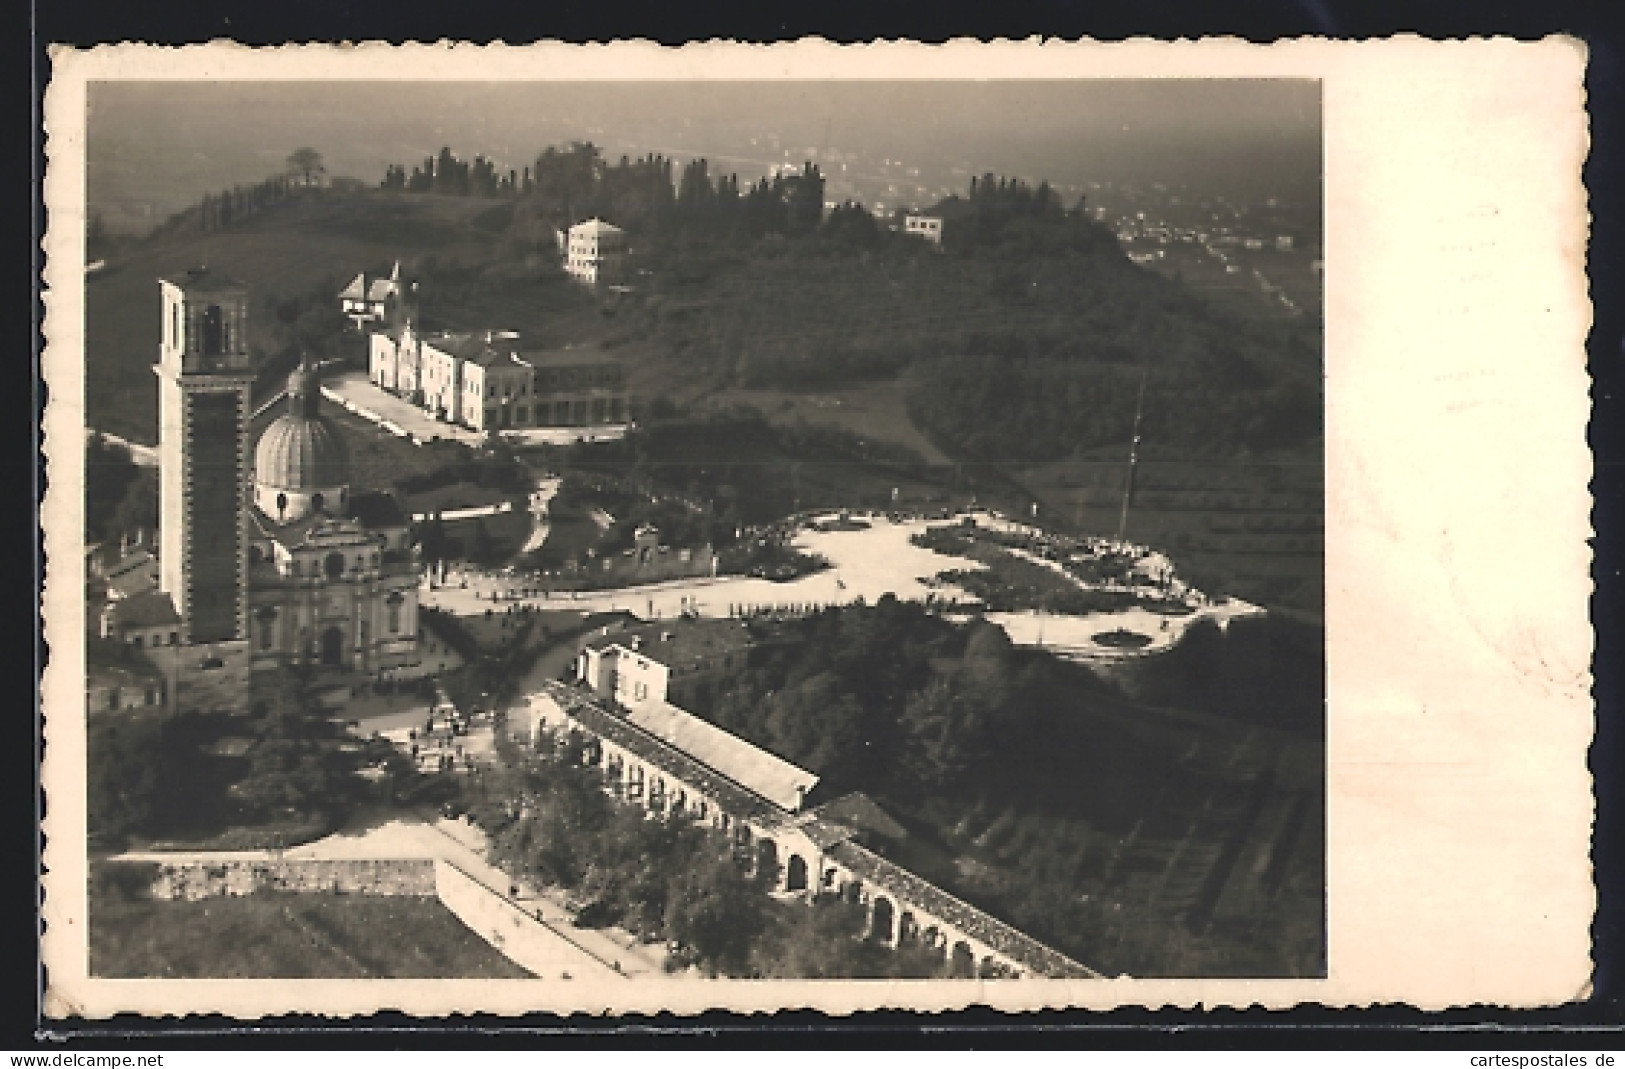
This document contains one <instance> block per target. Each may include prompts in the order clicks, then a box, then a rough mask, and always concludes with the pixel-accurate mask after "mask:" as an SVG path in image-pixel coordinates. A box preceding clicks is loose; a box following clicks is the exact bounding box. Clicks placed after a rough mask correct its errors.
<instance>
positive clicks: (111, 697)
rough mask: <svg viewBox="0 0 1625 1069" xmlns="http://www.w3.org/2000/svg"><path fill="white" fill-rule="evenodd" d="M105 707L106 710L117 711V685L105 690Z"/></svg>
mask: <svg viewBox="0 0 1625 1069" xmlns="http://www.w3.org/2000/svg"><path fill="white" fill-rule="evenodd" d="M107 709H108V712H117V711H118V688H117V687H113V688H112V689H110V690H109V691H108V692H107Z"/></svg>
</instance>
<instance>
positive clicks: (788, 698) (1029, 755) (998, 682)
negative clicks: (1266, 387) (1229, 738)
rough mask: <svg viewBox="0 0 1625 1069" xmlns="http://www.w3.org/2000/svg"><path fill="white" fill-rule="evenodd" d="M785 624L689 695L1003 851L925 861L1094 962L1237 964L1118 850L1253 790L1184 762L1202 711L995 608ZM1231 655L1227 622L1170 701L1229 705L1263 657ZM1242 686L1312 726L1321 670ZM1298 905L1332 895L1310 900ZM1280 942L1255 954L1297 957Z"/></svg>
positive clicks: (915, 816) (1195, 966) (1144, 970)
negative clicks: (1145, 691)
mask: <svg viewBox="0 0 1625 1069" xmlns="http://www.w3.org/2000/svg"><path fill="white" fill-rule="evenodd" d="M781 628H782V631H781V634H780V637H781V638H783V639H795V640H799V641H781V642H775V643H771V644H765V645H764V646H762V647H760V648H759V649H758V650H757V652H756V654H755V656H754V657H753V660H752V663H751V665H750V667H748V668H747V669H745V670H743V671H741V672H738V673H736V674H734V675H733V676H731V677H729V678H727V679H726V680H724V681H721V682H719V683H718V684H716V685H714V686H713V688H712V689H710V690H709V692H707V693H705V694H702V695H700V696H699V697H698V698H697V699H696V701H695V702H694V703H693V708H694V710H695V711H696V712H698V713H700V714H701V715H704V716H706V717H707V718H709V719H712V720H714V721H715V722H716V723H718V724H719V725H721V726H723V727H725V728H727V729H728V730H730V731H733V732H735V733H737V734H739V735H740V736H742V737H744V738H747V739H750V740H751V741H753V742H755V743H757V744H758V745H761V746H763V747H765V748H767V749H769V750H771V751H773V752H774V753H777V754H779V755H780V756H782V757H784V758H786V759H788V760H790V761H793V762H795V763H796V764H799V765H801V766H802V767H805V768H808V769H811V770H813V771H815V772H818V773H819V774H820V776H821V777H822V783H821V786H820V790H826V789H827V790H829V791H830V792H831V794H832V795H835V794H839V793H841V792H843V791H846V790H863V791H865V792H867V793H869V794H870V795H871V796H873V797H875V798H876V799H877V800H879V801H881V802H882V803H883V804H884V805H885V806H886V807H887V808H888V809H891V810H892V811H893V812H895V813H898V814H900V815H902V816H904V817H906V818H908V819H909V820H910V821H912V822H914V827H915V829H916V831H917V833H918V834H919V835H920V836H923V838H922V840H921V841H922V843H925V844H929V843H930V840H931V837H932V836H935V837H936V841H937V843H939V844H940V848H941V849H943V850H944V854H945V855H948V854H959V855H965V854H970V855H972V856H975V857H977V858H978V859H980V860H982V861H984V862H987V863H990V872H991V875H988V876H985V877H971V876H966V875H964V874H963V873H961V872H960V871H959V870H958V869H957V868H955V867H954V866H953V865H951V864H947V863H944V864H942V865H941V866H940V868H939V869H938V870H935V871H933V870H931V869H929V868H927V867H920V868H919V871H920V872H921V874H922V875H925V876H927V877H928V878H931V879H934V880H937V881H938V882H940V883H942V884H943V885H945V886H947V887H949V888H950V889H952V890H955V891H956V892H957V893H959V894H961V895H962V896H963V897H965V898H967V899H968V900H970V901H973V902H976V903H977V904H979V905H982V906H984V908H988V909H989V910H990V911H992V912H993V913H994V914H995V915H998V916H1003V917H1007V918H1008V919H1010V920H1011V921H1013V922H1014V923H1016V924H1017V925H1018V926H1019V927H1022V928H1023V929H1024V930H1027V931H1030V932H1032V933H1033V934H1034V935H1036V936H1037V937H1039V938H1041V939H1044V940H1046V941H1048V942H1051V943H1053V944H1054V945H1056V946H1058V947H1060V948H1061V949H1063V950H1065V951H1067V952H1068V953H1071V954H1073V955H1074V956H1076V957H1079V958H1080V959H1081V960H1085V961H1088V962H1090V963H1091V964H1094V965H1096V966H1097V967H1105V968H1107V970H1108V971H1117V970H1123V971H1129V972H1133V973H1136V974H1148V973H1158V972H1161V973H1164V974H1168V973H1174V972H1177V971H1179V970H1181V969H1188V970H1192V971H1199V970H1200V969H1201V968H1204V967H1207V966H1212V967H1214V968H1215V969H1220V968H1226V967H1230V966H1225V965H1223V964H1222V962H1221V959H1223V960H1224V961H1228V960H1230V959H1229V957H1227V956H1233V955H1234V954H1235V953H1236V947H1237V944H1235V943H1233V942H1230V941H1228V940H1229V937H1228V936H1226V935H1222V934H1206V933H1201V932H1199V931H1194V930H1186V929H1183V928H1182V929H1181V930H1180V932H1179V933H1178V938H1177V939H1172V937H1169V938H1170V940H1171V941H1168V942H1167V943H1166V945H1164V943H1163V942H1162V940H1163V939H1164V936H1165V935H1166V933H1167V932H1168V931H1169V930H1170V929H1171V928H1175V927H1179V926H1178V924H1177V922H1178V921H1179V920H1180V919H1181V917H1182V916H1183V910H1184V908H1185V906H1184V904H1180V905H1179V906H1178V909H1177V911H1173V912H1170V910H1174V907H1172V906H1162V907H1159V906H1158V905H1157V904H1156V903H1151V902H1147V901H1145V900H1144V895H1143V886H1140V890H1139V891H1136V889H1135V888H1136V886H1137V885H1135V884H1134V882H1133V881H1134V879H1135V878H1136V877H1135V876H1134V875H1133V872H1132V870H1129V869H1128V868H1127V866H1125V865H1124V863H1123V861H1122V856H1123V852H1124V849H1125V847H1126V845H1127V844H1129V843H1132V842H1133V841H1134V839H1136V838H1137V837H1141V836H1164V835H1170V834H1171V835H1172V837H1173V838H1174V839H1177V838H1179V837H1180V836H1181V835H1185V834H1188V829H1190V828H1191V827H1192V816H1191V814H1193V813H1201V812H1205V811H1206V807H1207V806H1208V805H1209V804H1211V805H1213V806H1214V807H1216V809H1217V810H1218V811H1229V810H1230V809H1231V807H1234V806H1237V805H1240V804H1242V801H1243V799H1245V798H1246V797H1248V795H1247V791H1248V790H1250V789H1251V788H1249V787H1247V786H1246V785H1244V784H1243V783H1242V782H1240V781H1235V782H1233V781H1232V780H1231V779H1229V778H1227V776H1226V774H1224V773H1217V774H1215V773H1213V772H1211V771H1205V770H1203V769H1202V768H1199V767H1195V766H1190V765H1187V764H1186V760H1185V755H1187V754H1188V752H1189V751H1190V749H1191V734H1190V727H1189V725H1188V724H1186V723H1184V722H1178V723H1177V725H1176V727H1177V730H1175V729H1168V728H1160V727H1158V726H1156V723H1157V721H1156V719H1155V718H1154V717H1153V718H1151V720H1150V721H1148V720H1147V717H1148V715H1149V710H1147V709H1144V708H1142V707H1140V706H1137V705H1133V704H1131V703H1128V702H1126V701H1125V700H1124V699H1123V697H1122V695H1121V694H1120V693H1118V692H1116V691H1115V690H1114V689H1113V688H1111V687H1110V686H1109V685H1107V684H1105V683H1102V682H1100V681H1099V680H1098V679H1097V678H1096V677H1095V676H1093V675H1092V674H1091V673H1089V672H1088V671H1087V670H1085V669H1083V668H1081V667H1078V666H1075V665H1070V664H1067V663H1065V662H1062V661H1059V660H1057V659H1055V658H1053V657H1051V656H1050V655H1048V654H1046V653H1043V652H1041V651H1036V650H1023V649H1018V648H1014V647H1012V645H1011V643H1010V641H1009V639H1008V637H1007V636H1006V635H1005V634H1004V632H1003V631H1002V629H1000V628H998V627H995V626H993V625H991V624H988V623H985V622H973V623H970V624H965V625H956V624H953V623H951V622H949V621H946V620H944V619H942V618H940V617H937V616H934V615H932V614H930V613H928V612H927V611H926V610H925V609H924V607H922V606H920V605H917V604H910V603H903V602H899V601H897V600H896V599H894V598H892V597H890V596H887V597H885V598H882V599H881V600H880V601H879V602H878V603H876V604H875V605H873V606H869V607H857V608H847V609H842V610H828V611H825V612H821V613H816V614H814V615H812V616H810V617H807V618H806V619H803V620H800V621H795V622H791V623H787V624H783V625H781ZM1228 657H1229V650H1228V648H1227V646H1226V642H1225V640H1224V639H1223V638H1222V637H1221V639H1220V641H1219V642H1218V643H1217V645H1216V646H1215V645H1214V644H1212V643H1206V642H1204V643H1202V644H1201V648H1200V649H1199V650H1193V651H1192V653H1191V658H1190V661H1189V662H1185V661H1182V662H1181V663H1180V665H1179V666H1177V674H1179V675H1181V677H1182V679H1184V681H1185V683H1186V684H1188V685H1184V686H1176V685H1173V684H1170V685H1169V686H1168V687H1167V688H1165V690H1164V691H1163V692H1161V693H1159V698H1162V699H1164V700H1166V701H1167V702H1168V703H1170V704H1175V705H1178V706H1181V707H1183V708H1187V709H1193V710H1196V711H1198V712H1208V713H1210V714H1216V715H1225V714H1227V713H1228V712H1229V704H1230V703H1229V702H1228V699H1226V698H1224V697H1223V695H1222V694H1221V692H1228V691H1230V690H1234V689H1236V688H1237V687H1238V686H1241V685H1242V684H1243V682H1244V681H1243V680H1242V679H1241V678H1240V677H1241V676H1243V675H1245V674H1246V672H1247V671H1248V670H1251V671H1253V673H1254V674H1255V675H1257V674H1258V673H1259V665H1258V664H1257V663H1253V664H1251V665H1241V666H1236V665H1232V666H1229V667H1227V668H1225V669H1222V670H1221V669H1219V668H1217V667H1215V666H1216V665H1218V664H1224V663H1226V662H1227V659H1228ZM1198 663H1199V664H1200V665H1201V667H1198ZM1271 671H1273V672H1275V674H1276V675H1279V668H1276V669H1272V670H1271ZM1309 674H1310V672H1309V671H1308V669H1306V670H1305V672H1304V673H1303V675H1304V678H1305V679H1306V680H1307V679H1308V676H1309ZM1246 689H1247V693H1248V694H1249V695H1250V700H1252V701H1254V702H1255V703H1274V704H1276V705H1278V706H1281V707H1282V715H1281V716H1280V717H1278V718H1277V720H1276V721H1275V722H1276V723H1285V722H1288V721H1292V722H1294V723H1296V724H1297V725H1298V727H1299V728H1300V729H1301V728H1302V727H1303V725H1306V724H1307V725H1313V724H1314V723H1316V722H1317V721H1316V717H1317V716H1318V715H1319V710H1318V702H1317V699H1316V698H1315V694H1316V693H1318V692H1317V691H1315V689H1314V688H1313V687H1312V686H1308V685H1305V686H1304V687H1302V688H1298V687H1296V686H1294V687H1292V688H1287V689H1290V691H1291V693H1287V692H1286V691H1287V689H1282V688H1277V690H1276V691H1275V692H1271V693H1265V690H1264V688H1261V687H1260V686H1258V685H1256V682H1255V684H1254V685H1249V686H1247V688H1246ZM1287 705H1291V706H1292V709H1291V710H1290V715H1288V711H1287V710H1285V706H1287ZM1294 718H1295V720H1294ZM1129 725H1134V726H1133V727H1129ZM1154 829H1162V830H1154ZM1210 834H1213V835H1218V834H1221V832H1220V831H1218V830H1216V831H1214V832H1211V833H1210ZM1204 845H1205V846H1209V847H1210V846H1211V845H1212V844H1211V843H1205V844H1204ZM1172 847H1173V844H1172V843H1171V842H1169V843H1167V844H1166V846H1164V847H1163V848H1162V849H1164V851H1165V852H1166V850H1170V849H1172ZM927 853H929V850H928V849H927ZM922 856H923V855H922ZM1221 876H1222V872H1221ZM1311 882H1313V881H1311ZM1308 892H1309V893H1310V894H1311V895H1313V894H1317V893H1318V889H1317V888H1315V887H1309V888H1308ZM1294 901H1295V900H1294ZM1299 904H1300V905H1302V907H1303V909H1304V910H1306V911H1309V912H1313V911H1316V910H1318V908H1319V907H1318V898H1314V897H1306V898H1304V900H1303V901H1302V902H1301V903H1299ZM1198 927H1199V926H1198ZM1301 934H1302V933H1296V934H1293V935H1291V936H1290V937H1288V936H1286V935H1283V936H1282V944H1281V947H1280V948H1278V949H1280V951H1281V953H1282V954H1288V953H1297V952H1298V950H1302V949H1303V948H1301V947H1298V948H1297V950H1293V949H1291V947H1290V946H1288V944H1292V941H1293V940H1294V939H1296V938H1297V936H1298V935H1301ZM1292 945H1293V946H1295V945H1296V944H1292ZM1311 950H1312V948H1311ZM1273 953H1275V951H1274V950H1269V951H1262V952H1260V955H1261V956H1259V957H1256V958H1253V959H1251V960H1250V961H1249V963H1248V965H1247V966H1245V967H1251V968H1258V969H1264V970H1269V969H1279V968H1291V967H1295V966H1293V965H1290V964H1288V965H1283V964H1282V963H1281V961H1279V960H1270V955H1271V954H1273ZM1311 956H1312V954H1311ZM1235 967H1243V966H1235Z"/></svg>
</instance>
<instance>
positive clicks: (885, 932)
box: [869, 895, 896, 946]
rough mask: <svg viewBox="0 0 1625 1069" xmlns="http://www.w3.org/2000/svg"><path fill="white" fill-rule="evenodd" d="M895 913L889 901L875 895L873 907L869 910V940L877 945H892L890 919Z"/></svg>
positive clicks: (893, 934)
mask: <svg viewBox="0 0 1625 1069" xmlns="http://www.w3.org/2000/svg"><path fill="white" fill-rule="evenodd" d="M895 912H896V911H895V910H894V909H893V908H892V904H891V899H889V898H887V897H885V896H884V895H877V896H876V897H875V900H874V904H873V906H871V908H870V910H869V938H870V939H872V940H874V941H875V942H877V943H884V944H885V945H887V946H891V945H892V941H893V937H894V936H895V934H896V933H895V932H894V931H893V928H892V917H893V914H894V913H895Z"/></svg>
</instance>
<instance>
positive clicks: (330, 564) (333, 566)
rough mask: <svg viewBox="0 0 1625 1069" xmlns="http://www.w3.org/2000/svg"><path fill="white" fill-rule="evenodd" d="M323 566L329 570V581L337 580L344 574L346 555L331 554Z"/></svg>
mask: <svg viewBox="0 0 1625 1069" xmlns="http://www.w3.org/2000/svg"><path fill="white" fill-rule="evenodd" d="M323 564H324V567H326V569H327V577H328V578H329V579H337V578H339V577H340V576H342V575H343V574H344V554H342V553H329V554H328V555H327V560H326V561H325V562H323Z"/></svg>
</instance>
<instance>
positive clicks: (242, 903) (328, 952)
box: [90, 894, 530, 979]
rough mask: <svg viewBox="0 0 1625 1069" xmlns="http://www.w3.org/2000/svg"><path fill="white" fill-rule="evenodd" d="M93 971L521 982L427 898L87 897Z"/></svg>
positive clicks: (520, 974)
mask: <svg viewBox="0 0 1625 1069" xmlns="http://www.w3.org/2000/svg"><path fill="white" fill-rule="evenodd" d="M90 968H91V974H92V975H94V976H107V977H168V978H203V977H207V978H222V979H247V978H255V977H258V978H275V979H284V978H286V979H365V978H405V977H448V978H460V979H523V978H525V977H528V976H529V975H530V974H529V973H527V972H526V971H525V970H524V969H522V968H520V967H519V966H517V965H515V964H514V963H513V962H511V961H509V960H508V959H507V958H504V957H503V956H502V955H501V954H499V953H497V951H495V950H494V949H492V948H491V947H490V946H489V945H488V944H487V943H485V942H484V941H483V940H481V939H480V937H479V936H477V935H475V934H474V933H473V932H472V931H470V930H469V929H468V928H467V927H465V926H464V925H463V924H462V922H461V921H459V920H458V919H457V918H456V917H454V916H452V914H451V912H450V911H449V910H447V909H446V907H445V906H443V905H441V904H440V903H439V902H438V901H436V900H435V899H433V898H430V897H426V896H425V897H406V896H390V897H385V896H365V895H354V896H340V897H335V896H330V895H296V894H257V895H252V896H249V897H246V898H214V899H208V900H205V901H201V902H182V901H175V902H155V901H145V900H135V901H118V900H116V899H115V900H107V899H103V900H100V901H94V900H93V901H92V903H91V926H90Z"/></svg>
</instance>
